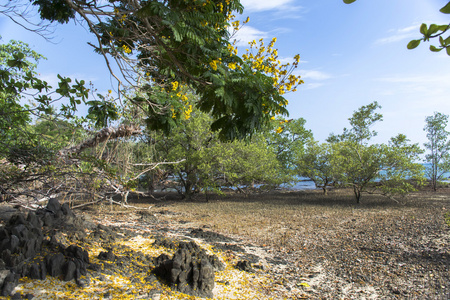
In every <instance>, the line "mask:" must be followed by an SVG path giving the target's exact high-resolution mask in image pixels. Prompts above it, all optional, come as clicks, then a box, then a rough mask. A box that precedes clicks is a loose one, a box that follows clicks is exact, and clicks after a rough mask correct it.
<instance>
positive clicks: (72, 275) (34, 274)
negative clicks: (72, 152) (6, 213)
mask: <svg viewBox="0 0 450 300" xmlns="http://www.w3.org/2000/svg"><path fill="white" fill-rule="evenodd" d="M42 226H47V227H46V228H45V234H46V235H48V236H46V238H45V240H44V234H43V231H42ZM95 226H96V225H95ZM95 226H94V225H93V223H92V222H87V221H85V220H84V219H83V218H77V217H76V216H75V214H74V213H73V212H72V210H71V209H70V207H69V205H68V204H67V203H65V204H63V205H60V204H59V202H58V200H57V199H51V200H50V201H49V202H48V204H47V207H46V208H45V209H39V210H37V211H36V213H35V212H30V213H28V215H27V217H25V215H23V214H21V213H18V214H15V215H13V216H11V218H10V219H9V220H8V222H7V223H6V225H5V226H4V227H0V270H2V271H0V294H1V296H12V295H11V293H12V291H13V290H14V288H15V286H16V285H17V282H18V280H19V278H20V277H25V276H27V277H29V278H31V279H45V278H46V276H47V275H50V276H53V277H60V278H61V279H64V280H72V279H75V280H78V281H79V280H81V278H82V277H83V276H85V275H87V267H88V266H89V265H90V264H89V254H88V252H87V251H86V250H83V249H82V248H80V247H78V246H76V245H69V246H68V247H66V245H68V244H69V243H70V242H69V240H70V239H71V236H73V235H74V234H75V233H77V232H79V234H78V236H83V235H85V233H83V231H84V229H86V228H94V227H95ZM62 232H64V233H67V237H68V238H66V234H62ZM44 241H45V242H44ZM43 245H44V246H45V251H42V250H43ZM38 254H39V255H42V256H44V255H45V257H44V260H43V261H39V260H36V257H37V255H38ZM6 269H7V270H6ZM79 285H80V286H87V285H88V282H81V284H79ZM19 296H20V295H19ZM16 297H18V296H16Z"/></svg>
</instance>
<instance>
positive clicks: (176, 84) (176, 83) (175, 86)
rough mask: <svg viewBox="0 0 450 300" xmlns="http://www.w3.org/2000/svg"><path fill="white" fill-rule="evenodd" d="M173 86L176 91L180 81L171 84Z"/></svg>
mask: <svg viewBox="0 0 450 300" xmlns="http://www.w3.org/2000/svg"><path fill="white" fill-rule="evenodd" d="M171 84H172V91H175V90H176V89H177V88H178V81H174V82H171Z"/></svg>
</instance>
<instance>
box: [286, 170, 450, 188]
mask: <svg viewBox="0 0 450 300" xmlns="http://www.w3.org/2000/svg"><path fill="white" fill-rule="evenodd" d="M423 165H424V167H425V169H427V168H428V169H429V168H431V164H429V163H424V164H423ZM428 179H429V178H428ZM299 180H300V181H299V182H297V183H295V184H294V185H293V186H287V185H286V186H282V187H283V188H286V189H288V190H293V191H301V190H316V189H317V188H316V185H315V184H314V182H313V181H312V180H310V179H309V178H305V177H300V178H299ZM441 181H445V182H450V172H446V173H444V174H443V175H442V179H441Z"/></svg>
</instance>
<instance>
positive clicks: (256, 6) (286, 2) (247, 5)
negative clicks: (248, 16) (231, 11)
mask: <svg viewBox="0 0 450 300" xmlns="http://www.w3.org/2000/svg"><path fill="white" fill-rule="evenodd" d="M241 3H242V5H243V6H244V9H245V10H249V11H267V10H288V9H292V8H293V7H294V6H293V3H294V1H293V0H276V1H274V0H242V1H241Z"/></svg>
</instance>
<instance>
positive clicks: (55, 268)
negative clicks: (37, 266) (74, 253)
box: [44, 253, 66, 277]
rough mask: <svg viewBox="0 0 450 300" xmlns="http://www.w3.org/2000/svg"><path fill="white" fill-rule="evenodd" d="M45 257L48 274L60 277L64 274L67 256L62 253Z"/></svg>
mask: <svg viewBox="0 0 450 300" xmlns="http://www.w3.org/2000/svg"><path fill="white" fill-rule="evenodd" d="M44 259H45V267H46V269H47V274H48V275H50V276H53V277H58V276H60V275H61V274H62V268H63V266H64V264H65V263H66V258H65V257H64V255H63V254H62V253H57V254H53V255H47V256H45V258H44Z"/></svg>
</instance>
